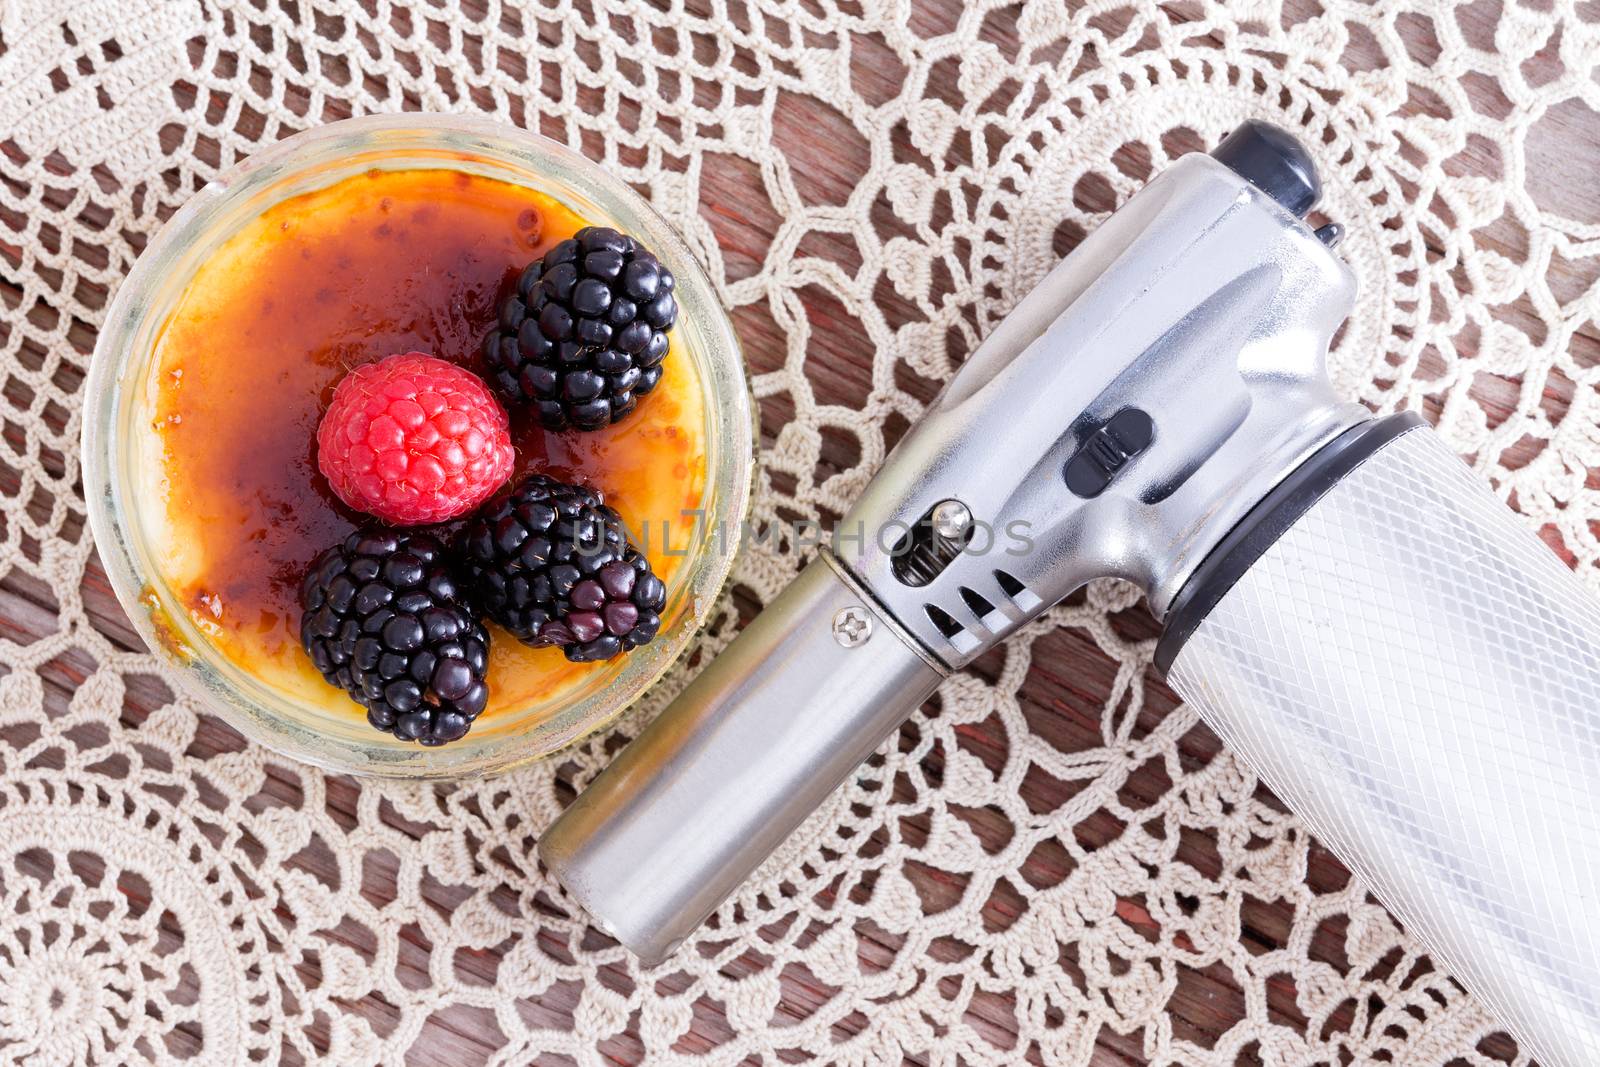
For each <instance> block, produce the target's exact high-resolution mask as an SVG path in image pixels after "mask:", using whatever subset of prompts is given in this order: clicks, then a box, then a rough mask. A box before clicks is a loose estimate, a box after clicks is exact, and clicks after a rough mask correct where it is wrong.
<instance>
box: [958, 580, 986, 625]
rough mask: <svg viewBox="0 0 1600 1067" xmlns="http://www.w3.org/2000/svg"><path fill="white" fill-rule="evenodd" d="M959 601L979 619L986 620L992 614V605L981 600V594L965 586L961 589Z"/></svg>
mask: <svg viewBox="0 0 1600 1067" xmlns="http://www.w3.org/2000/svg"><path fill="white" fill-rule="evenodd" d="M960 591H961V599H962V601H963V602H964V603H965V604H966V605H967V607H968V608H969V609H971V611H972V613H973V614H974V615H976V616H977V617H978V618H980V619H984V618H988V617H989V616H990V615H991V614H993V613H994V605H993V604H991V603H989V602H988V601H987V600H985V599H984V598H983V594H981V593H979V592H977V591H976V590H973V589H968V588H967V587H966V586H964V585H963V586H962V587H961V590H960Z"/></svg>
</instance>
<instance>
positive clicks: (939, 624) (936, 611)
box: [922, 604, 966, 640]
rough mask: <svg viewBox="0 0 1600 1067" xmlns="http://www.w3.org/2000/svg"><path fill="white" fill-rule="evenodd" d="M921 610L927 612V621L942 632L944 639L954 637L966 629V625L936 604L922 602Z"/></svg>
mask: <svg viewBox="0 0 1600 1067" xmlns="http://www.w3.org/2000/svg"><path fill="white" fill-rule="evenodd" d="M922 610H923V611H925V612H927V613H928V621H929V622H931V623H933V625H934V627H935V628H936V629H937V630H938V631H939V632H940V633H942V634H944V636H945V638H946V640H948V639H950V638H952V637H955V636H956V635H957V634H959V633H961V632H962V631H963V630H965V629H966V627H964V626H962V625H961V624H960V623H959V622H957V621H956V620H955V619H953V618H952V617H951V616H950V613H949V612H947V611H945V610H944V609H943V608H941V607H940V606H939V605H937V604H924V605H922Z"/></svg>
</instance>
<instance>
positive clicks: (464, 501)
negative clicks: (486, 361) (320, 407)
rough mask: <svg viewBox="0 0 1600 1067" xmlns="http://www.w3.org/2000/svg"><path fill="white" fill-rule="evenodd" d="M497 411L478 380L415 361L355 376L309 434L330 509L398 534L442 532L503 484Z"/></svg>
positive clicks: (392, 362) (505, 452)
mask: <svg viewBox="0 0 1600 1067" xmlns="http://www.w3.org/2000/svg"><path fill="white" fill-rule="evenodd" d="M512 456H513V453H512V448H511V430H510V425H509V423H508V422H507V419H506V412H505V409H504V408H502V407H501V406H500V402H499V401H498V400H496V399H495V398H494V396H493V394H491V393H490V392H489V388H488V386H486V385H484V383H483V380H482V379H480V378H479V377H478V376H477V375H475V374H473V373H471V372H470V371H465V370H462V369H461V368H460V367H457V366H456V365H454V364H453V363H446V362H445V361H444V360H442V359H435V358H434V357H432V356H429V355H425V354H423V353H421V352H408V353H406V354H404V355H395V356H389V357H387V358H385V359H380V360H379V361H378V362H376V363H369V364H367V365H366V366H364V367H357V368H356V369H355V370H353V371H351V372H350V373H349V374H347V375H345V379H344V381H342V382H340V383H339V388H337V389H335V390H334V393H333V403H331V404H329V405H328V411H327V413H326V414H325V415H323V416H322V424H321V425H320V426H318V427H317V466H318V467H319V468H321V470H322V473H323V476H324V477H326V478H327V479H328V484H329V485H331V486H333V491H334V492H335V493H338V494H339V499H340V500H343V501H344V502H345V503H346V504H349V505H350V506H351V507H353V508H355V509H356V510H357V511H364V512H366V513H368V514H369V515H376V516H377V517H378V518H380V519H383V520H384V521H385V522H390V523H394V524H396V525H400V526H413V525H420V524H424V523H433V522H444V521H445V520H446V519H453V518H455V517H456V516H457V515H463V514H465V513H467V512H469V511H471V510H472V509H473V508H475V507H477V506H478V505H479V504H481V503H483V501H484V500H486V499H487V498H488V497H489V495H490V494H491V493H493V492H494V491H495V490H496V489H498V488H500V486H501V485H503V484H504V483H505V480H506V479H507V478H509V477H511V461H512Z"/></svg>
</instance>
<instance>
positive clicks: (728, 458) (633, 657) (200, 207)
mask: <svg viewBox="0 0 1600 1067" xmlns="http://www.w3.org/2000/svg"><path fill="white" fill-rule="evenodd" d="M375 168H376V169H393V170H412V169H427V168H444V169H455V170H466V171H469V172H471V173H473V174H476V175H482V176H486V177H490V178H494V179H498V180H500V181H504V182H509V183H512V184H516V185H520V186H524V187H527V188H530V189H533V190H536V191H538V192H540V193H543V194H544V195H546V196H549V197H551V198H553V199H555V200H557V201H559V202H561V203H562V204H563V205H565V206H566V207H567V208H569V209H570V210H572V211H573V212H574V213H575V214H576V215H578V216H579V217H581V218H583V219H584V220H586V221H587V222H590V223H595V224H602V225H609V226H613V227H615V228H617V229H619V230H621V231H623V232H625V233H631V234H634V235H635V236H637V237H638V238H639V239H640V240H641V241H642V242H643V243H644V244H645V245H646V246H648V247H649V248H651V249H652V250H654V251H655V252H656V254H657V256H658V257H659V258H660V259H661V261H662V262H663V263H664V264H665V265H666V266H667V267H668V268H669V269H671V270H672V272H673V273H674V275H675V276H676V278H677V282H678V286H677V290H676V292H677V299H678V303H679V317H678V324H677V326H676V327H675V331H674V335H673V351H674V353H675V357H674V358H678V359H690V360H693V361H694V363H695V367H696V370H697V371H698V376H699V378H700V380H701V382H702V384H703V388H704V391H705V396H704V398H703V399H704V402H705V403H704V412H705V415H704V418H705V426H704V428H703V430H704V436H705V441H706V466H707V469H706V492H705V498H704V501H703V508H704V517H703V520H702V521H701V522H700V523H698V524H697V526H698V535H697V536H696V537H694V538H693V539H692V540H691V541H690V542H689V543H688V544H686V545H683V546H682V548H683V549H684V551H686V553H687V555H686V556H685V558H684V559H683V560H682V561H681V562H680V564H679V566H678V567H677V569H676V571H675V572H674V573H673V575H672V578H671V580H670V581H669V583H668V601H667V605H668V606H667V611H666V612H665V613H664V618H666V619H667V620H669V621H668V623H667V625H666V626H665V627H664V628H663V630H662V632H661V634H660V635H659V636H658V637H657V638H656V640H654V641H653V642H651V643H650V644H648V645H646V646H644V647H642V648H640V649H637V650H635V651H633V652H631V653H629V654H628V655H626V656H623V657H620V658H619V659H617V660H614V661H612V662H611V663H610V664H608V665H607V667H606V669H604V670H601V671H597V672H595V673H592V674H589V675H587V676H585V678H584V679H583V681H582V682H581V683H580V684H579V685H578V686H577V687H576V688H575V689H574V690H570V691H564V692H562V693H560V694H559V695H558V696H556V697H553V698H551V699H548V700H544V701H540V702H536V703H533V704H530V705H528V706H526V707H514V708H509V709H506V708H494V709H492V710H491V711H489V712H486V713H485V714H484V715H483V716H482V717H481V718H480V719H479V721H478V722H477V723H475V724H474V726H473V729H472V731H471V732H470V733H469V734H468V735H467V736H466V737H465V738H463V739H461V740H460V741H457V742H454V743H452V744H449V745H445V746H442V747H439V748H423V747H421V746H418V745H416V744H412V743H407V742H403V741H400V740H398V739H396V738H394V737H392V736H390V735H388V734H385V733H382V732H380V731H377V730H374V729H373V728H372V727H371V726H369V725H367V723H366V722H365V719H364V714H363V712H362V710H361V709H360V708H359V707H358V706H357V705H355V704H354V703H353V702H351V703H350V704H349V707H348V711H347V712H343V711H341V712H340V713H334V712H331V711H329V710H327V709H325V708H319V707H310V706H307V705H306V704H305V702H303V701H296V700H293V699H291V698H289V697H287V696H286V695H285V694H284V693H282V692H279V691H278V690H277V689H275V688H273V687H271V686H268V685H266V684H264V683H263V682H262V681H261V680H260V679H258V678H256V677H253V676H252V675H251V674H250V673H249V672H248V671H246V670H245V669H243V668H242V667H241V666H240V665H239V664H237V663H235V662H234V661H233V660H232V659H230V658H229V657H228V656H226V655H225V654H223V652H222V651H221V650H220V649H219V648H217V647H216V645H214V644H213V643H212V642H211V641H210V640H209V639H208V638H207V637H206V635H205V633H204V632H203V631H202V630H201V628H200V627H199V626H197V625H196V623H195V621H194V619H192V618H191V614H190V611H189V610H188V608H187V607H186V606H185V605H184V604H183V603H182V602H181V600H180V599H179V598H178V596H177V595H176V594H175V593H174V591H173V589H172V588H170V587H169V585H168V583H167V580H166V578H165V577H164V575H163V573H162V566H161V560H160V559H158V558H155V556H156V554H155V553H153V552H152V551H151V543H152V538H151V536H150V526H149V523H150V522H151V521H152V520H151V515H152V511H151V509H155V508H161V507H163V506H164V502H163V501H161V500H157V499H152V496H154V495H155V494H154V493H153V491H152V488H151V487H152V486H156V485H158V484H159V479H155V478H152V477H150V472H151V470H152V469H154V468H152V467H151V466H150V465H151V464H156V463H160V462H161V460H160V457H159V455H158V454H153V453H152V448H151V446H150V444H149V442H148V441H147V440H146V438H147V437H148V436H149V435H148V434H141V432H140V431H139V428H140V427H147V426H149V425H150V423H151V415H152V411H153V409H154V405H155V401H156V397H157V395H158V388H159V387H158V382H157V378H158V377H159V373H158V372H159V369H160V368H159V362H160V361H159V358H158V354H159V347H158V341H159V338H160V336H161V331H162V329H163V327H164V325H165V323H166V322H167V321H168V319H169V317H170V316H171V315H172V313H173V311H174V309H175V308H176V307H177V305H178V302H179V300H180V299H181V297H182V296H183V294H184V292H185V289H186V286H187V285H188V284H189V283H190V281H191V280H192V279H193V277H194V276H195V273H196V271H197V270H198V269H199V267H200V266H201V265H202V264H203V263H204V262H205V261H206V259H207V257H209V256H211V255H213V254H214V253H215V252H216V251H217V250H218V249H219V248H221V247H222V245H223V244H224V243H225V242H227V241H228V239H229V238H230V237H232V236H233V235H234V234H236V233H238V232H239V230H240V228H241V227H243V226H244V225H246V224H247V223H249V222H250V221H251V220H253V219H255V218H256V217H258V216H259V215H260V214H261V213H262V212H263V211H265V210H267V209H268V208H270V207H272V206H273V205H275V204H277V203H279V202H281V201H284V200H286V199H289V198H291V197H295V196H298V195H301V194H303V193H307V192H310V191H312V190H316V189H321V188H325V187H327V186H329V185H332V184H334V183H336V182H339V181H342V180H344V179H346V178H349V177H352V176H354V175H358V174H361V173H363V172H366V171H370V170H373V169H375ZM752 412H753V405H752V402H751V396H750V391H749V386H748V383H747V380H746V378H745V372H744V364H743V361H742V359H741V357H740V352H739V345H738V341H737V338H736V337H735V335H734V331H733V327H732V324H731V323H730V321H729V319H728V316H727V313H726V312H725V311H724V310H723V308H722V306H721V305H720V303H719V302H718V300H717V297H716V293H715V291H714V290H713V288H712V286H711V283H710V281H709V280H708V279H707V277H706V276H705V274H704V272H703V271H702V270H701V269H700V267H699V265H698V263H697V262H696V261H695V258H694V255H693V253H692V252H691V251H690V249H689V247H688V246H687V245H686V244H685V243H684V241H683V239H682V238H681V237H680V236H679V235H678V234H677V233H676V232H675V231H674V230H673V229H672V228H671V226H669V225H668V224H667V222H666V221H665V220H664V219H662V218H661V216H660V215H658V214H656V212H655V211H654V210H652V209H651V208H650V206H649V205H648V204H646V203H645V202H644V200H642V199H641V198H640V197H639V196H638V195H636V194H635V193H634V192H633V191H632V190H631V189H629V188H628V187H627V185H625V184H624V183H623V182H622V181H620V180H619V179H618V178H616V177H615V176H613V175H611V174H609V173H607V172H606V171H605V170H604V169H603V168H602V167H599V166H597V165H596V164H594V163H591V162H590V161H589V160H587V159H585V158H584V157H583V156H581V155H579V154H578V153H576V152H573V151H571V150H570V149H568V148H566V147H564V146H562V145H560V144H557V143H556V142H554V141H550V140H547V139H545V138H543V137H540V136H537V135H535V134H531V133H528V132H526V131H524V130H520V129H517V128H515V127H511V126H506V125H503V124H500V123H497V122H493V121H489V120H486V119H481V118H473V117H465V116H452V115H397V116H374V117H368V118H358V119H350V120H347V121H344V122H338V123H334V124H332V125H329V126H323V127H320V128H317V129H314V130H309V131H307V132H304V133H300V134H297V135H295V136H293V137H290V138H287V139H285V140H283V141H280V142H278V143H277V144H274V145H272V146H271V147H269V148H266V149H263V150H262V151H261V152H259V153H257V154H256V155H254V156H251V157H250V158H249V159H247V160H245V161H244V162H242V163H240V164H239V165H237V166H235V167H233V168H232V169H231V170H229V171H228V172H227V173H225V174H223V175H222V176H221V177H219V178H218V179H217V180H216V181H213V182H211V183H209V184H207V185H206V187H205V188H203V189H202V190H200V192H198V193H197V194H196V195H195V196H194V197H193V198H192V199H190V200H189V202H188V203H187V204H185V205H184V207H183V208H182V209H181V210H180V211H178V213H177V214H176V215H174V216H173V218H172V219H171V221H170V222H168V223H167V225H166V226H165V227H163V228H162V230H161V232H160V233H159V234H157V236H156V238H155V239H154V240H153V241H152V242H151V243H150V245H149V247H148V248H147V249H146V250H145V252H144V254H143V255H142V256H140V257H139V261H138V262H137V263H136V264H135V265H134V268H133V270H132V272H130V274H129V275H128V277H127V279H126V280H125V281H124V282H123V284H122V286H121V287H120V288H119V289H118V290H117V294H116V298H115V299H114V300H113V302H112V305H111V307H110V310H109V311H108V313H107V315H106V321H105V324H104V326H103V327H102V329H101V331H100V337H99V341H98V343H97V344H96V346H95V355H94V363H93V366H92V367H91V369H90V374H89V381H88V385H87V392H86V403H85V410H84V428H83V472H84V473H83V477H84V492H85V495H86V497H87V500H88V509H89V524H90V527H91V529H92V530H93V533H94V538H95V543H96V545H97V547H98V548H99V551H100V556H101V559H102V561H103V562H104V564H105V567H106V571H107V573H108V575H109V577H110V579H111V585H112V588H113V589H114V590H115V591H116V594H117V597H118V599H119V600H120V601H121V602H122V605H123V607H124V609H125V610H126V611H127V612H128V614H129V616H130V617H131V618H132V620H133V623H134V625H135V627H136V628H137V629H138V631H139V633H140V635H141V636H142V637H143V638H144V640H145V642H146V644H148V645H149V646H150V648H151V649H152V651H153V652H154V653H155V655H156V656H157V657H158V658H160V659H161V660H162V661H163V662H164V663H166V664H167V665H169V666H170V667H171V668H173V673H174V674H175V676H176V678H177V680H178V683H179V684H180V685H181V686H182V687H183V688H184V689H185V690H187V691H189V692H190V693H192V694H194V695H195V696H196V697H198V698H199V699H200V700H202V701H203V702H204V703H205V704H206V705H207V706H208V707H211V708H214V709H215V710H216V711H217V712H218V713H219V714H221V715H222V716H223V717H224V718H226V719H227V720H228V721H229V722H230V723H232V724H234V725H235V726H237V727H238V728H239V729H240V730H241V731H242V732H244V733H245V734H246V735H248V736H249V737H251V738H252V739H254V740H256V741H259V742H260V743H262V744H264V745H266V746H267V747H269V748H271V749H274V750H276V751H278V752H281V753H284V754H286V755H290V756H293V757H295V758H298V759H301V760H304V761H306V762H308V763H313V764H316V765H318V766H322V767H326V768H329V769H333V770H339V771H349V772H352V773H357V774H370V775H382V776H390V777H403V778H447V777H460V776H469V775H483V774H490V773H495V772H499V771H504V770H507V769H510V768H512V767H515V766H518V765H519V764H523V763H526V762H528V761H530V760H534V759H537V758H539V757H541V756H544V755H546V754H548V753H551V752H554V751H556V750H557V749H560V748H562V747H563V746H565V745H568V744H570V743H571V742H572V741H574V740H576V739H577V738H579V737H582V736H583V735H585V734H587V733H589V732H590V731H592V730H594V729H596V728H598V727H600V726H602V725H603V724H605V723H606V722H608V721H610V720H611V719H612V718H613V717H615V716H616V715H617V714H618V713H619V712H621V711H622V710H623V709H624V708H626V707H627V706H628V705H629V704H631V703H632V702H633V701H634V700H636V699H637V698H638V697H639V696H640V694H642V693H643V692H644V691H645V690H646V689H647V688H648V687H649V686H650V685H651V684H652V683H653V682H655V681H656V680H657V679H658V678H660V677H661V675H662V674H663V673H664V672H665V671H666V670H667V668H668V667H670V666H671V665H672V663H673V661H674V660H676V659H677V658H678V656H679V655H681V654H682V653H683V651H684V649H685V648H686V647H687V646H688V644H689V641H690V639H691V638H692V637H693V635H694V633H695V631H696V630H697V629H698V628H699V626H700V624H701V623H702V622H703V621H704V619H705V617H706V615H707V613H708V612H709V611H710V610H711V608H712V605H713V603H714V601H715V599H716V595H717V593H718V592H719V590H720V589H721V588H722V585H723V583H724V581H725V580H726V579H727V576H728V572H729V570H730V569H731V567H732V563H733V556H734V554H735V552H736V550H737V547H738V541H739V537H738V534H739V530H740V526H741V524H742V522H743V520H744V517H745V513H746V507H747V505H748V501H749V495H750V487H751V482H752V479H753V474H754V468H755V464H754V461H753V456H754V428H753V422H752V418H753V416H752ZM675 547H677V546H675ZM490 684H491V685H493V678H492V677H491V679H490ZM335 703H337V702H335Z"/></svg>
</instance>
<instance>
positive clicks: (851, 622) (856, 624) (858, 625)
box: [833, 606, 872, 648]
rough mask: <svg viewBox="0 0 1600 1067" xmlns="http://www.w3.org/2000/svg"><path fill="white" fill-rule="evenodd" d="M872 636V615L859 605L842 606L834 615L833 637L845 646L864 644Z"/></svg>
mask: <svg viewBox="0 0 1600 1067" xmlns="http://www.w3.org/2000/svg"><path fill="white" fill-rule="evenodd" d="M871 636H872V617H871V616H869V615H868V614H867V613H866V612H865V611H862V610H861V609H860V608H858V607H854V606H852V607H848V608H840V609H839V611H838V613H837V614H836V615H834V617H833V639H834V640H835V641H837V642H839V644H840V645H841V646H843V647H845V648H856V647H858V646H860V645H864V644H866V642H867V638H869V637H871Z"/></svg>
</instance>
